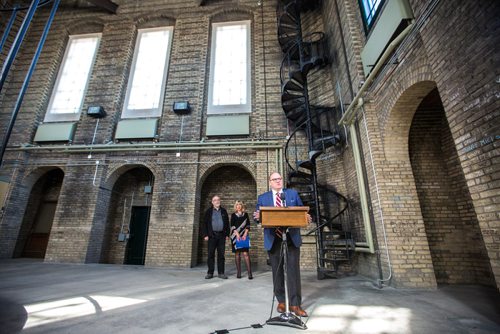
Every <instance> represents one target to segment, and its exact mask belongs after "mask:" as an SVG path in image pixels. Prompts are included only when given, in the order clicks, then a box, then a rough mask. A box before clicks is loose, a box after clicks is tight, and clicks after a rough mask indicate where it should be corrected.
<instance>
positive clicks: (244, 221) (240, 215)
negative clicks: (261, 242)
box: [231, 201, 253, 279]
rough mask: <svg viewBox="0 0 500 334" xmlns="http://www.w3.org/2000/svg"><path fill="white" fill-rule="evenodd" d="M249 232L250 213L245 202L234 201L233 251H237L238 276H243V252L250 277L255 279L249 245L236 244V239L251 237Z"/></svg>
mask: <svg viewBox="0 0 500 334" xmlns="http://www.w3.org/2000/svg"><path fill="white" fill-rule="evenodd" d="M248 232H250V219H249V218H248V213H246V212H245V204H243V202H241V201H236V203H234V213H233V214H232V215H231V245H232V248H233V253H235V261H236V270H237V274H236V277H237V278H241V254H243V258H244V259H245V263H246V265H247V271H248V279H253V276H252V269H251V268H250V256H249V254H248V247H245V248H239V247H237V245H236V241H240V240H247V238H249V236H248Z"/></svg>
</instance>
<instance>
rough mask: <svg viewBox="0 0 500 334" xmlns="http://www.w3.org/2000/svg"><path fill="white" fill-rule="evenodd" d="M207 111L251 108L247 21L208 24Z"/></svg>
mask: <svg viewBox="0 0 500 334" xmlns="http://www.w3.org/2000/svg"><path fill="white" fill-rule="evenodd" d="M210 65H211V66H210V84H209V91H208V94H209V95H208V113H209V114H218V113H233V112H236V113H238V112H250V111H251V95H250V94H251V81H250V79H251V78H250V21H238V22H224V23H213V24H212V53H211V64H210Z"/></svg>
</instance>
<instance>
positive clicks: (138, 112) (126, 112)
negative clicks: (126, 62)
mask: <svg viewBox="0 0 500 334" xmlns="http://www.w3.org/2000/svg"><path fill="white" fill-rule="evenodd" d="M162 30H167V31H169V38H168V46H167V51H166V55H165V67H164V71H163V76H162V84H161V88H160V97H159V100H158V108H156V109H128V103H129V100H130V93H131V90H132V82H133V79H134V75H135V69H136V66H137V57H138V54H139V47H140V42H141V36H142V34H143V33H145V32H152V31H162ZM173 35H174V27H173V26H172V25H168V26H161V27H154V28H142V29H137V36H136V40H135V47H134V55H133V57H132V65H131V67H130V73H129V75H128V82H127V91H126V92H125V99H124V100H123V107H122V113H121V118H122V119H130V118H147V117H160V116H161V115H162V113H163V103H164V101H165V88H166V86H167V76H168V71H169V64H170V54H171V50H172V41H173Z"/></svg>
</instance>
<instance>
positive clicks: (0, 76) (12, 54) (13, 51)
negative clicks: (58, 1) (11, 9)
mask: <svg viewBox="0 0 500 334" xmlns="http://www.w3.org/2000/svg"><path fill="white" fill-rule="evenodd" d="M39 2H40V0H33V1H32V2H31V5H30V8H29V9H28V12H27V13H26V16H25V17H24V20H23V23H22V24H21V28H19V32H18V33H17V35H16V39H15V40H14V43H13V45H12V47H11V48H10V51H9V54H8V55H7V58H6V59H5V62H4V64H3V67H2V72H1V73H0V92H1V91H2V88H3V84H4V83H5V80H6V79H7V74H8V73H9V70H10V67H11V66H12V63H13V62H14V59H15V58H16V55H17V52H18V51H19V48H20V47H21V43H22V42H23V39H24V36H25V35H26V31H27V30H28V27H29V25H30V23H31V20H32V19H33V15H35V12H36V9H37V6H38V3H39ZM0 158H1V157H0Z"/></svg>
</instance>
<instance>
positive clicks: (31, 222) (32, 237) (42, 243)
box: [14, 168, 64, 259]
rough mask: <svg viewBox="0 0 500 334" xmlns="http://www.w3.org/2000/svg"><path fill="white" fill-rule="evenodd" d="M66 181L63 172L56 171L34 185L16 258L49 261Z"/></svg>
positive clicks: (52, 171)
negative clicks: (57, 212)
mask: <svg viewBox="0 0 500 334" xmlns="http://www.w3.org/2000/svg"><path fill="white" fill-rule="evenodd" d="M63 179H64V172H63V171H62V170H61V169H59V168H57V169H52V170H50V171H48V172H46V173H45V174H44V175H43V176H41V177H40V178H39V179H38V181H37V182H36V183H35V185H34V186H33V188H32V190H31V193H30V197H29V200H28V205H27V207H26V211H25V212H26V214H25V215H24V217H23V222H22V224H21V229H20V231H19V237H18V239H17V243H16V249H15V251H14V257H30V258H41V259H43V258H45V253H46V251H47V245H48V242H49V236H50V230H51V229H52V223H53V221H54V216H55V212H56V207H57V203H58V200H59V193H60V191H61V186H62V182H63Z"/></svg>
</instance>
